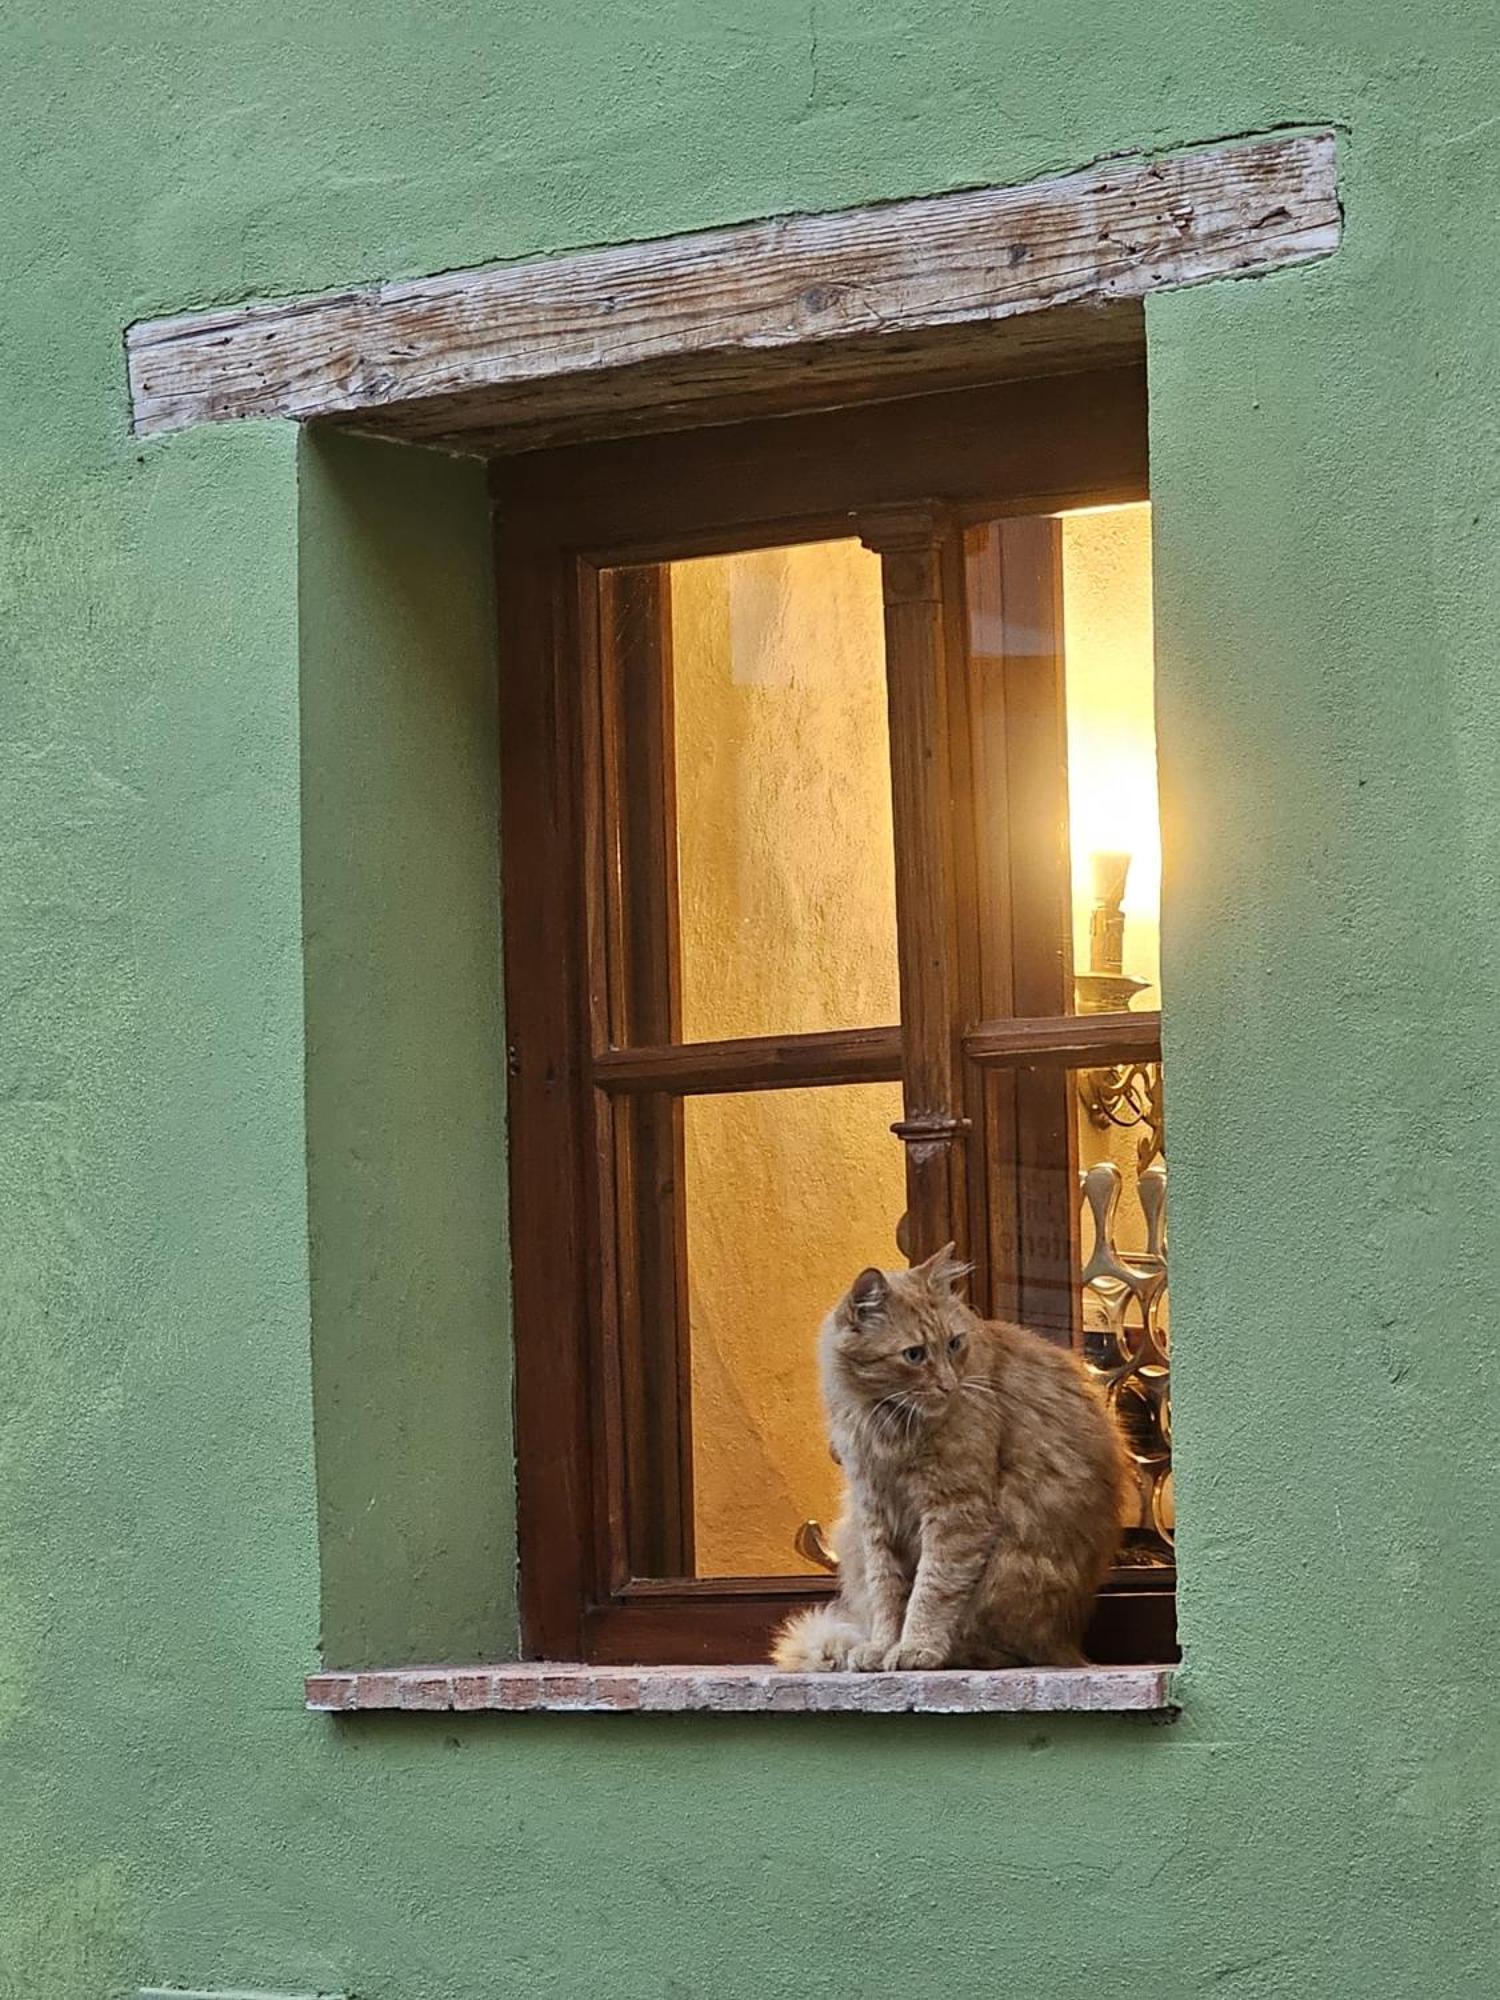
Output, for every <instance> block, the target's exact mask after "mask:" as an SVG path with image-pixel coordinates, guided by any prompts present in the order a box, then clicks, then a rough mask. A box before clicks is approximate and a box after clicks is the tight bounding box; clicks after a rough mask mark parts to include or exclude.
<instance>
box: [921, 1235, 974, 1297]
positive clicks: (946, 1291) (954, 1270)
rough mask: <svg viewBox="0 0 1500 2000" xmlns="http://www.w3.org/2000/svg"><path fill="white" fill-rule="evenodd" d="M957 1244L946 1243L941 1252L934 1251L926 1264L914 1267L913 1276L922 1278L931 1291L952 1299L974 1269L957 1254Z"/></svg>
mask: <svg viewBox="0 0 1500 2000" xmlns="http://www.w3.org/2000/svg"><path fill="white" fill-rule="evenodd" d="M957 1250H958V1245H957V1244H956V1243H945V1244H944V1245H943V1247H942V1249H941V1250H937V1251H934V1252H933V1254H932V1256H930V1257H929V1258H927V1259H926V1261H925V1262H924V1263H921V1264H917V1265H915V1266H913V1269H912V1276H913V1277H914V1278H921V1279H922V1281H923V1282H924V1283H925V1284H926V1286H927V1288H928V1290H929V1291H933V1292H941V1293H942V1294H943V1295H944V1296H945V1297H947V1298H952V1296H953V1294H954V1293H955V1292H956V1291H957V1290H958V1287H959V1285H960V1284H961V1282H962V1281H963V1280H964V1279H965V1278H966V1277H968V1275H969V1273H970V1271H971V1270H972V1269H973V1268H974V1267H973V1265H972V1264H965V1263H964V1262H962V1260H961V1259H960V1258H959V1257H958V1255H957V1254H956V1253H957Z"/></svg>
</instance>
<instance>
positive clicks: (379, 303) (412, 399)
mask: <svg viewBox="0 0 1500 2000" xmlns="http://www.w3.org/2000/svg"><path fill="white" fill-rule="evenodd" d="M1339 226H1340V216H1339V206H1338V195H1337V186H1336V173H1335V158H1334V140H1333V135H1332V134H1331V133H1329V132H1313V133H1290V134H1279V135H1275V136H1271V137H1266V138H1261V139H1253V140H1246V141H1240V142H1235V143H1231V144H1225V145H1219V146H1210V147H1203V148H1199V149H1197V150H1194V151H1191V152H1186V153H1176V154H1173V155H1171V156H1169V157H1166V158H1161V159H1125V160H1114V161H1106V162H1104V163H1103V164H1102V165H1099V166H1094V167H1089V168H1087V169H1086V170H1084V171H1083V172H1080V173H1073V174H1066V175H1063V176H1060V177H1058V178H1056V179H1051V180H1044V181H1035V182H1031V183H1029V184H1028V185H1026V186H1023V187H1012V188H979V189H973V190H969V191H966V192H962V193H957V194H947V195H935V196H930V197H923V198H921V199H916V200H910V201H897V202H889V203H884V204H881V205H879V206H876V207H870V208H859V209H844V210H840V211H837V212H835V213H833V214H826V215H797V216H788V217H783V218H779V219H776V220H773V221H768V222H755V223H746V224H743V225H740V226H737V227H734V228H727V229H715V230H709V231H706V232H703V233H701V234H697V235H690V236H673V237H666V238H662V239H660V240H658V241H655V242H649V243H632V244H624V245H620V246H618V247H615V248H610V249H600V250H583V251H577V252H570V253H568V254H565V255H560V256H556V257H547V258H541V259H537V260H535V261H532V262H527V263H520V264H507V265H501V266H498V267H493V268H490V269H486V270H477V271H465V272H458V273H450V274H446V275H444V276H441V277H435V278H423V279H418V280H415V281H412V282H407V283H400V284H377V285H370V286H366V287H361V288H360V289H358V290H354V291H344V292H331V293H326V294H321V295H318V296H315V297H310V298H301V299H292V300H283V301H280V302H276V303H272V304H252V305H245V306H236V307H226V308H223V309H219V310H214V311H209V312H192V313H185V314H180V315H177V316H175V317H172V318H167V319H155V320H142V321H139V322H137V324H136V325H134V326H132V327H131V328H130V329H129V331H128V333H127V335H126V350H127V357H128V365H129V375H130V394H131V410H132V417H133V424H134V429H135V430H136V432H137V433H139V434H141V435H145V434H147V433H150V432H156V431H170V430H177V429H180V428H182V427H184V426H186V425H189V424H197V423H213V422H220V421H223V420H224V419H226V418H234V417H256V416H259V417H268V416H275V417H291V418H296V419H298V420H300V421H307V420H311V419H315V418H323V419H332V420H335V421H341V422H344V423H355V424H358V425H359V426H360V427H361V428H365V429H374V430H380V431H384V432H386V433H387V434H389V435H393V436H406V437H426V438H433V439H439V438H440V439H445V440H447V439H454V438H461V437H463V436H464V435H466V434H470V433H473V432H475V431H487V432H490V433H495V432H499V433H500V434H501V436H500V438H499V439H498V440H497V439H496V438H494V437H490V438H489V439H487V442H488V443H489V444H490V445H491V446H492V447H493V446H494V444H495V443H497V442H499V443H502V444H503V442H504V433H505V432H506V430H507V429H508V427H509V424H510V422H511V421H512V420H514V421H515V423H517V424H518V425H520V426H522V427H525V426H526V425H528V424H529V425H530V426H531V429H532V431H533V432H537V431H538V430H543V431H545V430H548V429H549V427H550V430H551V431H552V432H554V433H555V432H556V430H557V427H558V426H559V425H561V426H563V427H564V428H566V427H567V426H568V425H569V424H570V423H572V425H573V427H574V430H573V434H579V431H578V425H579V422H580V420H581V419H583V418H586V419H587V421H586V422H585V425H584V428H585V429H587V428H588V425H590V424H591V425H592V426H593V428H594V429H595V431H596V432H598V431H600V430H605V431H607V430H608V428H609V427H610V426H611V425H613V426H614V427H615V428H619V427H620V425H621V424H622V423H624V422H626V421H627V419H628V416H629V413H630V412H631V411H636V412H639V411H641V410H643V409H650V408H660V409H666V410H669V411H673V412H677V413H679V414H680V415H682V416H683V417H684V418H685V420H688V421H691V420H692V413H693V410H694V409H695V407H697V406H698V405H700V404H702V403H705V402H709V401H713V400H714V399H717V401H718V402H719V403H720V404H724V403H725V402H726V401H732V400H733V398H734V397H735V396H736V395H743V394H751V393H753V392H754V391H755V389H756V388H757V386H758V385H759V384H761V383H762V382H764V381H766V380H768V379H774V380H778V381H780V382H782V383H783V384H785V383H787V382H789V381H792V382H795V380H796V379H797V378H799V377H807V376H809V375H810V376H811V377H812V378H813V380H811V381H807V382H804V388H805V389H806V388H815V387H817V386H819V384H818V380H817V378H819V377H820V376H822V377H824V378H826V379H825V380H824V381H823V382H822V384H821V386H822V387H823V388H824V389H827V387H828V383H829V381H833V382H837V380H839V379H840V377H839V365H840V364H839V361H838V357H839V355H840V353H841V352H842V353H844V354H846V355H848V354H851V353H852V351H853V350H852V347H851V344H854V343H857V344H858V353H859V365H858V374H859V379H860V380H861V381H862V382H869V380H870V379H871V378H872V377H875V376H878V375H879V374H880V373H881V371H882V370H888V371H891V372H899V373H901V374H902V375H903V376H904V375H905V374H909V373H910V371H911V370H912V369H913V367H918V368H920V366H921V365H922V363H923V360H924V356H925V355H926V353H927V345H926V344H927V343H928V342H929V341H931V342H932V343H933V350H932V351H933V352H934V353H935V354H936V355H938V356H942V355H943V354H945V353H946V354H947V355H948V356H949V357H950V361H951V365H952V366H953V367H954V368H955V370H958V369H962V370H967V371H969V372H972V371H973V369H974V368H976V367H977V366H979V365H980V360H981V357H982V356H987V357H988V360H989V369H990V373H991V374H992V375H993V376H995V377H999V376H1001V375H1003V374H1004V373H1005V372H1006V365H1007V345H1006V341H1005V339H1004V338H1003V337H1002V329H1003V328H1004V327H1005V326H1006V324H1007V323H1010V322H1017V321H1023V320H1026V319H1028V318H1030V317H1031V316H1033V315H1036V314H1039V313H1041V312H1043V311H1044V310H1046V309H1049V308H1056V307H1072V308H1102V309H1104V310H1102V311H1100V312H1099V313H1098V315H1097V319H1096V320H1095V319H1094V318H1093V317H1092V316H1091V315H1090V313H1088V312H1087V311H1084V312H1082V313H1080V312H1077V311H1075V312H1073V313H1072V314H1071V315H1070V316H1068V317H1069V333H1068V336H1067V338H1068V340H1069V341H1070V342H1071V343H1072V345H1073V347H1075V348H1077V347H1078V346H1079V345H1080V343H1081V345H1082V346H1083V348H1084V349H1085V350H1086V349H1087V348H1088V345H1089V332H1090V328H1091V325H1097V327H1098V328H1099V330H1100V338H1101V340H1102V341H1103V342H1105V343H1108V342H1110V341H1113V342H1114V343H1116V344H1118V342H1119V339H1120V330H1121V324H1122V322H1121V320H1120V317H1119V315H1118V312H1115V313H1113V314H1112V313H1111V312H1110V310H1108V309H1109V308H1110V307H1111V306H1115V307H1118V305H1119V303H1120V302H1122V301H1132V300H1138V299H1140V298H1142V297H1143V296H1144V295H1145V294H1146V293H1148V292H1152V291H1157V290H1163V289H1167V288H1171V287H1177V286H1183V285H1191V284H1198V283H1201V282H1203V281H1204V280H1207V279H1212V278H1225V277H1238V276H1248V275H1250V274H1252V273H1256V272H1263V271H1268V270H1272V269H1275V268H1277V267H1279V266H1282V265H1286V264H1294V263H1300V262H1303V261H1305V260H1307V259H1309V258H1313V257H1320V256H1325V255H1327V254H1328V252H1330V251H1331V250H1333V249H1334V248H1335V247H1336V246H1337V243H1338V238H1339ZM1060 317H1061V316H1060ZM974 335H980V336H983V339H982V343H981V344H980V345H979V346H976V342H975V340H974V339H973V338H971V336H974ZM1022 345H1023V346H1025V347H1026V348H1027V350H1028V351H1029V353H1030V355H1031V357H1032V360H1031V364H1030V365H1035V357H1036V354H1037V327H1036V324H1034V325H1033V326H1032V327H1031V328H1029V329H1027V336H1026V338H1025V339H1024V340H1023V343H1022ZM1045 346H1046V342H1045V339H1043V340H1042V348H1043V350H1045ZM830 361H831V362H832V363H833V366H832V368H831V369H830ZM768 368H769V371H770V372H769V375H768V372H767V371H768Z"/></svg>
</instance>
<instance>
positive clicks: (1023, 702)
mask: <svg viewBox="0 0 1500 2000" xmlns="http://www.w3.org/2000/svg"><path fill="white" fill-rule="evenodd" d="M967 568H968V578H967V590H968V602H969V621H970V633H969V636H970V673H971V685H970V698H971V705H972V710H973V715H972V725H971V726H972V745H973V754H974V764H975V777H976V795H977V798H978V801H979V812H980V821H979V828H978V833H979V870H980V881H981V891H982V904H983V907H982V909H981V912H980V954H981V969H982V978H983V985H984V993H985V1002H984V1004H985V1009H986V1012H988V1013H989V1014H991V1015H992V1016H997V1017H1001V1016H1007V1015H1054V1014H1063V1013H1072V1012H1074V1011H1077V1012H1079V1013H1110V1012H1115V1011H1119V1010H1121V1009H1124V1008H1126V1007H1128V1006H1129V1005H1131V1003H1132V1002H1133V1001H1135V1002H1137V1003H1138V1004H1139V1005H1140V1006H1141V1007H1145V1008H1154V1007H1157V1006H1159V1005H1160V995H1159V993H1158V990H1157V988H1158V983H1159V979H1160V955H1159V930H1158V924H1159V918H1158V912H1159V908H1160V892H1161V835H1160V830H1159V817H1158V804H1157V784H1156V726H1155V714H1154V699H1153V673H1152V625H1151V509H1150V507H1149V505H1147V504H1145V503H1144V502H1142V503H1140V504H1138V505H1132V506H1124V507H1104V508H1094V509H1086V510H1082V511H1079V512H1075V513H1071V514H1063V515H1053V516H1036V517H1032V518H1020V519H1015V520H1007V521H994V522H988V523H986V524H984V525H982V526H981V527H978V528H976V529H973V530H971V531H970V532H969V535H968V537H967ZM1000 911H1003V912H1004V913H1005V923H1003V924H1002V923H999V922H997V921H996V920H995V915H994V913H996V912H1000Z"/></svg>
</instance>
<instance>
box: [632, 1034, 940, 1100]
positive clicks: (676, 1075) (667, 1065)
mask: <svg viewBox="0 0 1500 2000" xmlns="http://www.w3.org/2000/svg"><path fill="white" fill-rule="evenodd" d="M900 1079H901V1030H900V1029H899V1028H846V1029H840V1030H839V1031H837V1032H836V1033H833V1034H823V1035H758V1036H753V1037H746V1038H745V1039H743V1040H740V1041H730V1042H683V1043H680V1044H676V1045H666V1046H663V1047H660V1048H641V1049H605V1050H602V1051H601V1052H600V1053H599V1054H597V1055H596V1056H595V1057H594V1082H595V1084H596V1085H597V1086H598V1087H599V1089H600V1090H608V1091H622V1090H668V1091H673V1092H676V1093H678V1094H680V1095H683V1096H705V1095H709V1094H712V1093H714V1092H723V1091H739V1090H793V1089H796V1088H798V1087H800V1086H806V1085H809V1084H831V1083H898V1082H899V1081H900Z"/></svg>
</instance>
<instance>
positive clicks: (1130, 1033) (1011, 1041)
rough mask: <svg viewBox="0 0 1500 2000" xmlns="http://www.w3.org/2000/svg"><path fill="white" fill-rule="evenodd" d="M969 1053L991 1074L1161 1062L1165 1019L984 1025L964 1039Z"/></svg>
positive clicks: (1080, 1018)
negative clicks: (1062, 1066)
mask: <svg viewBox="0 0 1500 2000" xmlns="http://www.w3.org/2000/svg"><path fill="white" fill-rule="evenodd" d="M964 1054H965V1055H966V1056H967V1057H968V1059H969V1061H970V1062H972V1063H978V1064H979V1065H980V1067H981V1068H988V1069H1029V1068H1031V1067H1032V1066H1033V1065H1034V1064H1041V1063H1048V1064H1066V1065H1068V1066H1070V1067H1071V1066H1075V1065H1078V1066H1082V1065H1087V1064H1090V1063H1121V1062H1159V1061H1160V1060H1161V1015H1160V1014H1155V1013H1152V1014H1145V1013H1142V1014H1074V1015H1058V1016H1056V1017H1055V1018H1052V1019H1049V1020H1042V1021H980V1022H979V1023H978V1024H977V1025H976V1026H975V1027H972V1028H970V1029H969V1030H968V1032H967V1033H966V1034H965V1036H964Z"/></svg>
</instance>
